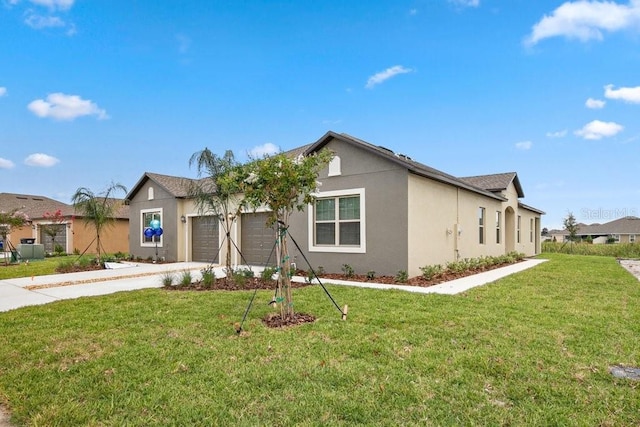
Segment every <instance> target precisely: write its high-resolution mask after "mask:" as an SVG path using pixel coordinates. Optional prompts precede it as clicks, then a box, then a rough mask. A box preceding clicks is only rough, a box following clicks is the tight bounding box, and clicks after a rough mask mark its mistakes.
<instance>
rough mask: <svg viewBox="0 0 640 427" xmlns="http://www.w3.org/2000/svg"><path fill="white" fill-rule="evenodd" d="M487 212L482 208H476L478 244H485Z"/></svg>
mask: <svg viewBox="0 0 640 427" xmlns="http://www.w3.org/2000/svg"><path fill="white" fill-rule="evenodd" d="M486 223H487V210H486V209H485V208H483V207H482V206H480V207H478V244H480V245H484V244H486V243H487V235H486Z"/></svg>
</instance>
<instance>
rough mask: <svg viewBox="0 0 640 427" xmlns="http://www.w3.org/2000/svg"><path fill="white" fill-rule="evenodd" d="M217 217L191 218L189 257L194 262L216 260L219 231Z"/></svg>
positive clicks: (211, 261) (218, 246)
mask: <svg viewBox="0 0 640 427" xmlns="http://www.w3.org/2000/svg"><path fill="white" fill-rule="evenodd" d="M218 229H219V223H218V218H217V217H214V216H196V217H193V218H191V259H192V260H193V261H196V262H210V263H217V262H218V250H219V249H220V233H219V231H218Z"/></svg>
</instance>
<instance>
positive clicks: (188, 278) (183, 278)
mask: <svg viewBox="0 0 640 427" xmlns="http://www.w3.org/2000/svg"><path fill="white" fill-rule="evenodd" d="M192 281H193V276H192V275H191V272H190V271H189V270H183V271H182V273H181V274H180V284H181V285H182V286H188V285H190V284H191V282H192Z"/></svg>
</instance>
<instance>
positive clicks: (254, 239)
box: [240, 212, 276, 265]
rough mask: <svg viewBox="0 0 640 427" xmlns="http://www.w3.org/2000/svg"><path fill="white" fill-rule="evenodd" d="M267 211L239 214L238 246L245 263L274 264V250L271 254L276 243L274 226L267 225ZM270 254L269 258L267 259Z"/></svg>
mask: <svg viewBox="0 0 640 427" xmlns="http://www.w3.org/2000/svg"><path fill="white" fill-rule="evenodd" d="M267 216H268V214H267V213H264V212H256V213H243V214H242V216H241V224H242V232H241V237H240V248H241V250H242V256H243V257H244V259H245V261H244V262H246V263H248V264H252V265H265V264H266V263H267V260H268V261H269V265H275V264H276V254H275V251H274V252H273V254H271V252H272V249H273V246H274V245H275V243H276V231H275V227H273V228H272V227H267V225H266V223H267ZM269 255H271V259H269Z"/></svg>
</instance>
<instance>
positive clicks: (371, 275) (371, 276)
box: [367, 270, 376, 280]
mask: <svg viewBox="0 0 640 427" xmlns="http://www.w3.org/2000/svg"><path fill="white" fill-rule="evenodd" d="M375 278H376V272H375V271H373V270H369V271H367V280H373V279H375Z"/></svg>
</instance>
